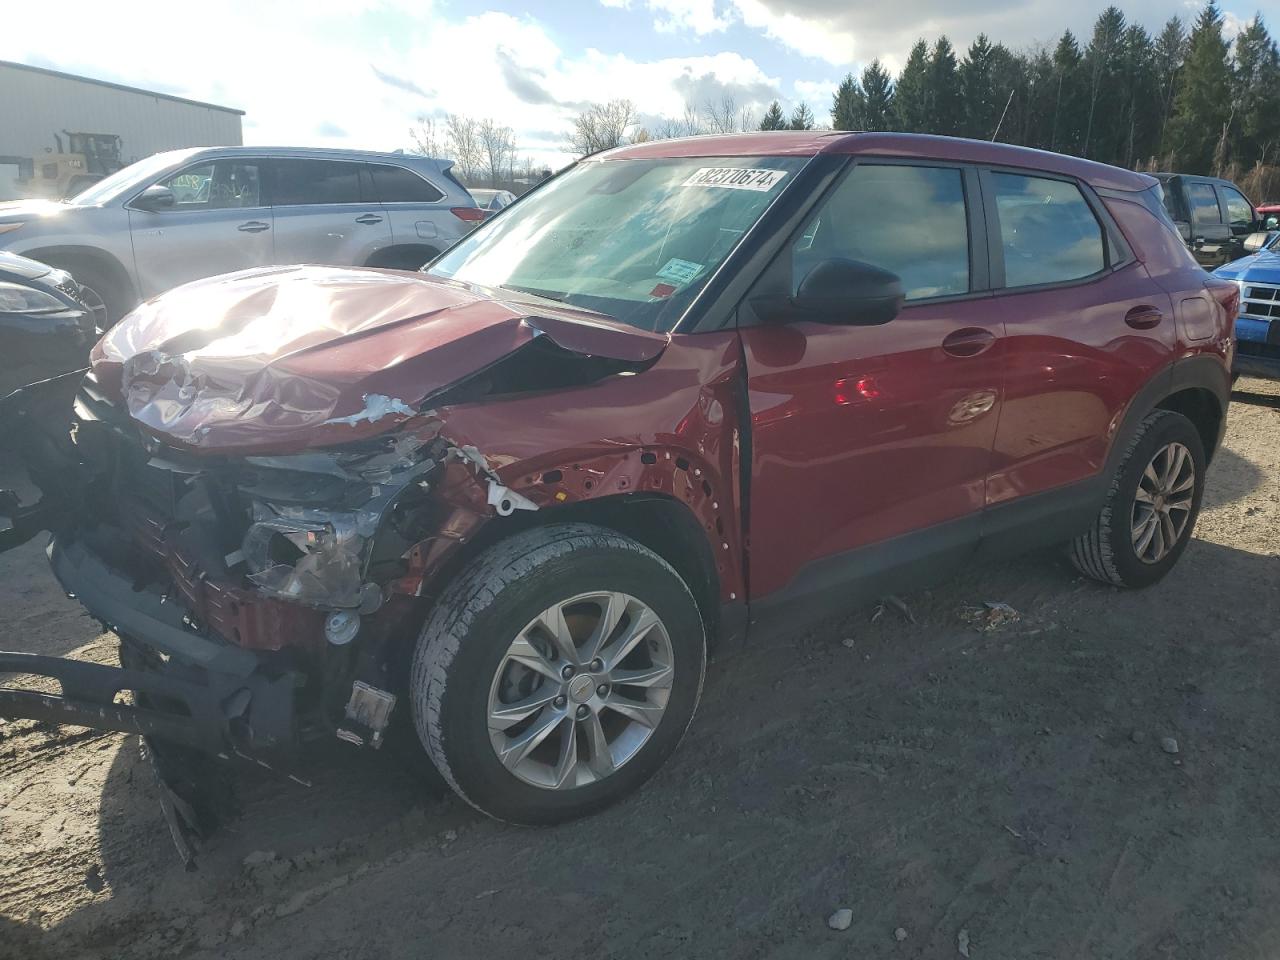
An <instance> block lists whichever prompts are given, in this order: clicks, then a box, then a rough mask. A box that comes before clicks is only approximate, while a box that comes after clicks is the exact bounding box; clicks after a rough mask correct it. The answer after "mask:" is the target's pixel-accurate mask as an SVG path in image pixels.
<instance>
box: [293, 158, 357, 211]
mask: <svg viewBox="0 0 1280 960" xmlns="http://www.w3.org/2000/svg"><path fill="white" fill-rule="evenodd" d="M272 168H273V169H274V171H275V177H274V182H273V183H272V187H271V205H272V206H273V207H297V206H305V205H308V204H320V203H360V202H361V193H360V168H361V164H359V163H353V162H351V161H348V160H303V159H299V160H274V161H272Z"/></svg>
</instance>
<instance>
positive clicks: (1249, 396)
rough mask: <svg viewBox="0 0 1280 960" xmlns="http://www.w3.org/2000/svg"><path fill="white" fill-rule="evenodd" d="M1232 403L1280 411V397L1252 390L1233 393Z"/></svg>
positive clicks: (1234, 391)
mask: <svg viewBox="0 0 1280 960" xmlns="http://www.w3.org/2000/svg"><path fill="white" fill-rule="evenodd" d="M1231 402H1232V403H1247V404H1250V405H1251V406H1255V407H1270V408H1271V409H1273V410H1280V396H1277V395H1275V394H1272V393H1255V392H1253V391H1251V390H1233V391H1231Z"/></svg>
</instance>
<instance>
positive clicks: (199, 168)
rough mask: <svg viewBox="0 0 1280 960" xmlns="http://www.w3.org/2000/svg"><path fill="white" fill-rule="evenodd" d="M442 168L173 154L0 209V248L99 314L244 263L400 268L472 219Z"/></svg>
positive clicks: (400, 161)
mask: <svg viewBox="0 0 1280 960" xmlns="http://www.w3.org/2000/svg"><path fill="white" fill-rule="evenodd" d="M450 166H451V162H450V161H448V160H432V159H428V158H426V157H417V156H409V155H405V154H399V153H370V152H365V151H334V150H319V149H303V148H279V147H265V148H264V147H206V148H200V149H193V150H173V151H170V152H167V153H158V154H155V155H154V156H151V157H148V158H146V159H145V160H140V161H138V162H137V163H135V164H132V165H130V166H128V167H125V168H124V169H123V170H120V171H119V172H117V173H115V174H112V175H111V176H110V177H107V178H106V179H105V180H102V181H100V182H98V183H96V184H94V185H93V186H91V187H89V189H87V190H85V191H84V192H83V193H81V194H79V195H78V196H76V197H73V198H72V199H70V200H66V201H61V202H57V201H49V200H20V201H16V202H13V203H0V249H7V250H10V251H12V252H13V253H19V254H22V255H23V256H26V257H31V258H32V259H34V260H40V261H43V262H44V263H48V264H51V265H53V266H55V267H60V268H62V269H64V270H68V271H70V272H71V273H72V274H73V275H74V276H75V278H76V280H77V281H79V282H80V284H81V285H82V286H87V287H89V288H90V289H91V290H92V291H94V292H95V293H97V295H98V296H99V297H101V299H102V301H103V302H104V303H105V304H106V307H107V315H108V317H109V319H110V321H111V322H114V321H115V320H117V319H119V318H120V317H121V316H122V315H123V314H125V313H126V312H128V311H129V310H130V309H132V308H133V307H134V306H135V305H136V304H137V303H138V302H139V301H141V300H145V299H148V298H150V297H153V296H155V295H156V294H159V293H163V292H164V291H166V290H168V289H170V288H171V287H175V286H177V285H178V284H180V283H186V282H187V281H189V280H198V279H201V278H203V277H210V276H214V275H215V274H219V273H228V272H230V271H233V270H241V269H244V268H246V267H256V266H262V265H264V264H273V263H322V264H333V265H338V266H370V267H391V268H397V269H405V270H414V269H417V268H418V267H420V266H422V264H424V263H426V262H427V261H428V260H431V259H432V258H434V257H435V256H436V255H437V254H439V253H441V252H442V251H444V250H445V249H446V248H448V247H449V246H451V245H452V244H453V243H454V242H455V241H456V240H458V239H459V238H460V237H461V236H463V235H464V234H466V233H467V232H468V231H469V230H470V229H472V228H473V227H474V226H475V225H476V224H477V223H478V222H479V221H481V220H482V219H484V214H483V213H482V212H481V211H480V210H479V209H478V208H477V206H476V203H475V201H474V200H473V199H472V198H471V195H470V194H469V193H467V191H466V190H465V189H464V188H463V187H462V185H461V184H460V183H458V181H457V180H455V179H454V178H453V175H452V174H451V173H450V172H449V167H450Z"/></svg>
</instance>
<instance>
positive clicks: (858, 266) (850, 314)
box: [791, 259, 905, 327]
mask: <svg viewBox="0 0 1280 960" xmlns="http://www.w3.org/2000/svg"><path fill="white" fill-rule="evenodd" d="M904 296H905V295H904V293H903V289H902V278H901V277H899V276H898V275H897V274H896V273H891V272H890V271H888V270H885V269H883V268H881V267H877V266H873V265H872V264H870V263H863V262H862V261H860V260H844V259H834V260H823V261H822V262H821V263H819V264H818V265H817V266H815V267H814V268H813V269H812V270H810V271H809V273H808V274H807V275H806V276H805V278H804V279H803V280H802V281H800V288H799V289H798V290H797V291H796V295H795V296H794V297H792V298H791V307H792V311H791V312H792V314H793V316H794V317H795V318H796V319H805V320H812V321H815V322H817V323H832V324H847V325H849V326H859V327H872V326H877V325H879V324H882V323H888V322H889V321H890V320H892V319H893V318H894V317H896V316H897V315H898V312H899V311H900V310H901V309H902V301H903V299H904Z"/></svg>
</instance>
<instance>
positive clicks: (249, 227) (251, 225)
mask: <svg viewBox="0 0 1280 960" xmlns="http://www.w3.org/2000/svg"><path fill="white" fill-rule="evenodd" d="M236 229H237V230H239V231H240V232H241V233H261V232H262V231H263V230H270V229H271V224H269V223H263V222H262V221H261V220H250V221H249V222H248V223H242V224H240V226H238V227H236Z"/></svg>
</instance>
